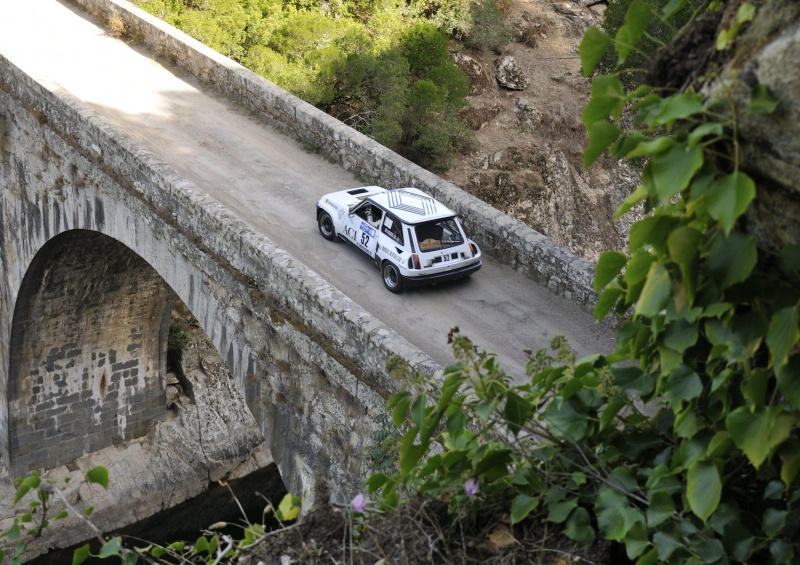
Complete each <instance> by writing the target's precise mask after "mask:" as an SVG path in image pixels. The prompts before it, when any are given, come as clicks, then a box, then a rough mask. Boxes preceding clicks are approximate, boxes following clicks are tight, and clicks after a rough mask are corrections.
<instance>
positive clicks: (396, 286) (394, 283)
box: [381, 261, 403, 294]
mask: <svg viewBox="0 0 800 565" xmlns="http://www.w3.org/2000/svg"><path fill="white" fill-rule="evenodd" d="M381 275H382V276H383V286H385V287H386V290H388V291H389V292H394V293H395V294H397V293H399V292H403V275H401V274H400V269H398V268H397V265H395V264H394V263H390V262H389V261H386V262H384V263H383V268H382V269H381Z"/></svg>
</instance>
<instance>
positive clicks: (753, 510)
mask: <svg viewBox="0 0 800 565" xmlns="http://www.w3.org/2000/svg"><path fill="white" fill-rule="evenodd" d="M673 5H677V4H675V3H673ZM755 9H756V8H755V7H754V6H753V5H752V4H747V3H744V4H742V6H741V7H740V9H739V11H738V13H737V15H736V17H735V18H734V20H733V21H732V22H731V27H730V28H729V29H728V30H726V32H725V36H724V38H725V39H726V40H727V41H733V40H734V39H735V36H736V33H737V30H738V29H739V28H740V26H741V25H742V24H743V23H745V22H747V21H749V19H752V17H753V13H754V12H755ZM648 16H649V10H648V8H647V5H646V4H644V2H641V1H638V2H633V3H632V4H631V10H630V12H629V13H628V15H627V16H626V20H625V21H626V23H625V25H624V26H623V27H622V28H621V29H620V31H619V34H618V37H623V38H625V41H624V42H622V43H620V42H617V44H616V48H617V53H618V54H619V55H620V56H621V58H622V60H621V62H622V63H624V62H625V60H626V58H627V57H628V55H629V54H630V52H631V51H630V50H629V47H630V46H631V45H633V44H635V43H637V42H638V41H639V40H640V39H641V38H642V37H644V35H645V31H646V29H647V17H648ZM612 43H614V41H613V39H612V38H611V37H610V36H608V35H607V34H604V33H603V32H601V31H600V30H597V29H590V30H589V31H588V32H587V33H586V34H585V36H584V39H583V41H582V43H581V47H580V53H581V62H582V65H583V67H584V73H585V74H589V73H590V72H591V71H592V68H593V67H594V65H596V64H597V62H598V60H599V58H600V55H601V54H602V50H603V49H605V48H607V47H609V46H610V45H612ZM701 70H702V69H701ZM428 90H430V88H429V87H426V89H425V90H421V91H420V92H419V94H420V95H425V94H426V93H427V91H428ZM727 102H730V103H731V104H730V105H731V106H733V103H732V101H727ZM778 103H779V102H778V101H776V100H773V99H772V98H771V97H770V95H769V93H768V92H767V91H766V89H765V88H764V86H763V85H755V86H754V87H753V90H752V92H751V101H750V106H749V108H747V109H742V111H747V112H750V113H753V112H760V113H770V112H772V111H774V109H775V108H776V107H777V105H778ZM626 104H631V105H633V107H634V109H635V111H636V120H635V124H637V126H638V129H635V130H631V131H625V130H623V127H622V123H621V117H622V113H623V109H624V108H625V107H626ZM726 106H727V104H726ZM717 110H718V108H709V106H708V104H707V101H705V100H704V99H703V98H702V96H701V95H700V94H699V93H696V92H693V91H691V90H687V91H685V92H677V93H672V94H669V95H664V94H663V93H659V92H657V91H655V89H651V88H649V87H647V86H644V85H643V86H639V87H638V88H636V89H635V90H634V91H633V92H626V90H625V87H624V84H623V82H622V80H621V79H620V77H619V76H618V74H617V73H614V74H609V75H601V76H596V77H595V78H594V80H593V81H592V97H591V99H590V101H589V103H588V104H587V106H586V108H585V109H584V111H583V114H582V120H583V123H584V125H585V126H586V129H587V131H588V134H589V146H588V148H587V150H586V153H585V154H584V164H585V165H586V166H587V167H588V166H590V165H591V164H592V163H593V162H594V161H595V160H596V159H597V158H599V157H600V156H601V155H602V154H604V153H605V152H606V151H607V152H609V153H610V154H611V156H612V157H613V158H644V159H646V162H645V164H644V167H643V170H642V178H641V186H640V187H639V188H638V189H637V190H636V191H635V192H634V193H633V194H632V195H631V197H630V198H628V199H627V200H626V202H625V203H623V205H622V206H621V207H620V209H619V210H618V212H617V214H618V215H621V214H624V213H625V212H626V211H627V210H629V209H630V208H631V207H632V206H634V205H636V204H637V203H642V204H643V206H644V208H645V211H646V212H647V215H646V217H644V218H643V219H642V220H639V221H638V222H636V223H635V224H634V225H633V226H632V227H631V229H630V235H629V238H628V249H627V252H626V253H621V252H608V253H605V254H603V255H602V256H601V258H600V261H599V262H598V265H597V269H596V277H595V289H596V290H597V291H601V294H600V295H599V298H598V302H597V306H596V308H595V316H596V317H597V318H598V319H601V318H603V317H604V316H606V315H607V314H609V313H610V312H614V313H616V314H617V315H619V316H621V317H622V319H621V325H620V328H619V330H618V331H617V349H616V351H615V352H613V353H612V354H610V355H592V356H589V357H586V358H584V359H580V360H576V359H575V358H574V356H573V355H572V354H571V353H570V352H569V350H568V348H567V347H566V346H565V344H564V342H563V341H561V340H559V341H556V342H554V343H553V350H554V351H555V354H553V355H550V354H548V353H547V352H544V351H540V352H538V353H537V354H536V355H533V356H531V357H530V359H529V363H528V365H527V371H526V377H527V380H526V382H524V383H523V384H521V385H513V384H512V383H511V381H510V378H509V377H508V376H507V375H506V374H505V373H504V372H503V371H502V369H501V368H500V367H498V366H497V363H496V361H495V359H494V357H493V356H491V355H490V354H487V353H485V352H480V353H478V352H477V349H476V348H475V347H474V345H473V344H472V343H470V342H469V340H468V339H466V338H464V337H462V336H458V335H456V336H455V338H454V339H453V344H454V353H455V354H456V360H457V363H455V364H454V365H451V366H450V367H448V368H447V369H446V370H445V372H444V375H443V381H442V382H441V383H435V382H429V381H426V380H425V379H424V377H422V376H420V375H418V376H417V381H416V386H415V387H414V388H413V390H414V391H422V392H409V391H406V392H401V393H398V394H396V395H394V396H393V397H392V398H391V399H390V401H389V403H388V406H387V410H388V411H389V412H390V413H391V414H392V419H393V423H394V424H395V426H396V427H397V429H398V432H399V433H400V434H401V439H400V441H399V447H398V452H397V457H396V460H395V461H396V468H395V469H396V470H391V469H393V467H392V465H385V466H384V468H387V469H390V471H389V472H382V473H375V474H373V475H372V476H371V477H370V478H369V479H368V481H367V485H368V488H369V489H370V492H373V493H379V500H380V503H381V504H382V505H383V507H384V508H393V507H395V506H397V505H398V504H400V503H401V502H402V501H403V499H404V497H405V493H408V492H411V493H414V492H421V493H423V494H427V495H430V496H435V497H439V498H440V499H442V500H446V501H448V502H449V504H450V508H451V515H452V516H456V515H459V514H462V515H463V512H464V511H465V510H468V511H469V512H470V515H471V516H480V515H482V510H483V509H484V508H486V507H488V506H491V505H493V504H497V503H498V502H499V503H500V504H504V505H505V507H506V508H507V509H508V513H509V516H510V521H511V524H512V525H514V524H516V523H519V522H522V521H523V520H526V519H528V518H529V517H530V516H536V518H537V519H539V520H544V519H546V520H548V521H549V522H550V523H553V524H557V525H559V527H561V528H562V529H563V531H564V533H565V535H567V536H568V537H570V538H572V539H573V540H575V541H577V542H579V543H582V544H589V543H592V542H593V541H594V540H595V539H596V538H597V537H598V536H602V537H604V538H605V539H607V540H611V541H615V542H621V543H622V544H624V547H625V550H626V552H627V556H628V558H629V559H631V560H636V563H637V564H638V565H646V564H654V563H675V564H692V565H700V564H703V563H715V564H726V563H739V562H741V563H765V564H771V565H788V564H790V563H796V562H797V559H798V557H800V488H798V485H800V385H799V384H798V383H800V246H798V245H787V246H785V247H783V248H767V247H766V246H763V245H759V244H758V243H757V242H756V239H755V237H754V236H753V235H752V234H750V233H748V231H747V229H746V228H747V226H746V225H744V222H743V221H742V219H743V218H744V216H745V215H746V213H747V211H748V208H749V207H750V205H751V203H752V202H753V200H754V198H755V197H756V193H757V188H760V189H761V190H768V189H767V187H757V185H756V181H755V180H754V179H752V178H750V177H749V176H748V175H747V174H746V173H745V172H744V166H745V164H744V163H742V162H740V161H739V160H738V159H737V156H739V155H741V147H740V145H739V144H740V141H739V140H738V139H737V137H736V132H737V131H738V128H737V124H736V120H737V114H736V113H735V112H731V114H730V115H726V114H720V113H717ZM729 148H732V149H729ZM771 243H773V244H775V242H771ZM396 368H397V367H396ZM399 369H403V367H402V366H401V367H399ZM405 370H406V371H407V368H406V369H405ZM435 443H438V444H439V445H440V446H441V449H439V448H434V444H435Z"/></svg>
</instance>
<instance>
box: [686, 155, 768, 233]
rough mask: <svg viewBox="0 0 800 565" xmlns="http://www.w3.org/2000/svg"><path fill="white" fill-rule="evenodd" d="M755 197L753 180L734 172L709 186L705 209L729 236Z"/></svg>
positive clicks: (743, 174)
mask: <svg viewBox="0 0 800 565" xmlns="http://www.w3.org/2000/svg"><path fill="white" fill-rule="evenodd" d="M698 150H699V149H698ZM755 195H756V185H755V183H754V182H753V179H751V178H750V177H749V176H747V175H746V174H745V173H742V172H735V173H731V174H729V175H726V176H724V177H722V178H719V179H715V180H714V181H713V182H712V183H711V184H710V185H709V187H708V189H707V191H706V193H705V197H706V202H707V204H706V207H707V209H708V213H709V215H710V216H711V217H712V218H714V219H715V220H717V221H718V222H719V224H720V225H721V226H722V229H723V230H725V233H726V234H729V233H731V230H732V229H733V225H734V224H735V223H736V220H737V219H738V218H739V216H741V215H742V214H744V212H745V210H747V208H748V206H750V202H752V200H753V198H754V197H755Z"/></svg>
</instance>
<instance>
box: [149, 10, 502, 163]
mask: <svg viewBox="0 0 800 565" xmlns="http://www.w3.org/2000/svg"><path fill="white" fill-rule="evenodd" d="M135 3H136V4H138V5H139V6H141V7H142V8H144V9H145V10H148V11H149V12H150V13H152V14H154V15H156V16H158V17H160V18H162V19H163V20H165V21H166V22H167V23H170V24H172V25H174V26H175V27H177V28H179V29H182V30H183V31H185V32H186V33H188V34H189V35H192V36H193V37H195V38H196V39H198V40H200V41H202V42H204V43H205V44H207V45H208V46H210V47H212V48H214V49H216V50H217V51H219V52H220V53H222V54H224V55H227V56H229V57H231V58H232V59H234V60H236V61H238V62H240V63H241V64H242V65H244V66H246V67H248V68H249V69H251V70H253V71H255V72H257V73H259V74H261V75H262V76H264V77H265V78H267V79H269V80H270V81H272V82H274V83H276V84H277V85H278V86H281V87H282V88H284V89H286V90H288V91H289V92H291V93H292V94H295V95H296V96H298V97H300V98H302V99H303V100H305V101H307V102H309V103H311V104H314V105H315V106H317V107H318V108H320V109H322V110H324V111H325V112H327V113H329V114H331V115H332V116H334V117H336V118H338V119H340V120H341V121H343V122H344V123H346V124H348V125H350V126H352V127H354V128H355V129H357V130H359V131H361V132H363V133H365V134H367V135H369V136H370V137H372V138H374V139H375V140H377V141H378V142H380V143H382V144H384V145H386V146H387V147H390V148H393V149H395V150H397V151H398V152H399V153H401V154H403V155H405V156H406V157H408V158H410V159H411V160H413V161H414V162H416V163H418V164H420V165H422V166H423V167H426V168H429V169H431V170H435V171H443V170H446V169H447V168H448V167H449V166H450V162H451V159H452V156H453V155H454V154H455V153H458V152H463V151H466V150H467V149H469V148H470V146H471V141H472V135H471V130H470V129H469V128H468V127H467V126H466V125H465V124H464V122H463V120H462V119H461V118H460V117H459V114H458V111H459V110H460V109H461V108H463V107H464V106H465V105H466V96H467V95H468V94H469V90H468V87H467V81H466V78H465V77H464V75H463V73H462V72H461V71H460V70H459V69H458V67H456V65H455V64H454V63H453V61H452V59H451V57H450V53H449V50H450V46H451V39H453V38H458V39H459V40H460V41H461V42H463V44H464V45H466V46H468V47H469V48H471V49H477V50H485V51H491V50H494V51H499V49H500V48H501V47H502V46H503V45H505V43H507V42H508V41H509V40H510V39H511V32H510V28H509V27H508V26H506V25H505V24H504V23H503V21H502V7H501V6H500V5H499V4H498V3H497V2H496V1H495V0H483V1H481V2H478V1H471V0H465V1H459V2H429V1H426V0H422V1H419V0H416V1H415V0H412V1H409V2H396V3H389V4H387V3H384V2H374V1H371V0H355V1H346V2H342V3H330V4H327V3H326V4H318V3H317V2H308V1H298V2H282V1H280V0H278V1H276V0H136V1H135Z"/></svg>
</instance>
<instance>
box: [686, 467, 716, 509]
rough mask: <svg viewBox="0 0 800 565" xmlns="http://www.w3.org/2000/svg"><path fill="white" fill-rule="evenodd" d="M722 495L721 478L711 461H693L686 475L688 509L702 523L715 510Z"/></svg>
mask: <svg viewBox="0 0 800 565" xmlns="http://www.w3.org/2000/svg"><path fill="white" fill-rule="evenodd" d="M721 495H722V478H721V477H720V475H719V469H717V466H716V465H715V464H714V462H713V461H708V460H701V461H695V462H694V463H693V464H692V465H691V466H689V470H688V472H687V473H686V499H687V500H688V502H689V508H691V509H692V512H694V513H695V515H696V516H697V517H698V518H700V519H701V520H702V521H703V522H705V521H706V520H708V517H709V516H711V514H712V513H713V512H714V510H716V509H717V506H718V505H719V501H720V497H721Z"/></svg>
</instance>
